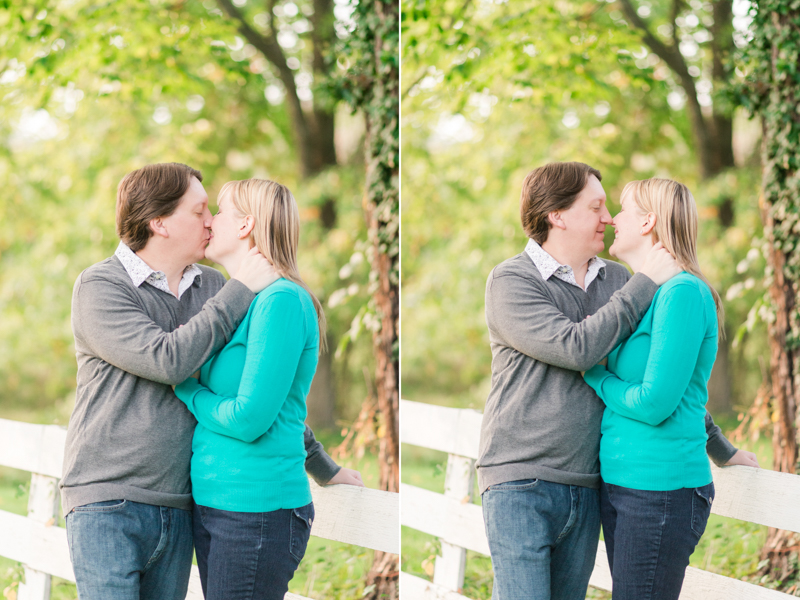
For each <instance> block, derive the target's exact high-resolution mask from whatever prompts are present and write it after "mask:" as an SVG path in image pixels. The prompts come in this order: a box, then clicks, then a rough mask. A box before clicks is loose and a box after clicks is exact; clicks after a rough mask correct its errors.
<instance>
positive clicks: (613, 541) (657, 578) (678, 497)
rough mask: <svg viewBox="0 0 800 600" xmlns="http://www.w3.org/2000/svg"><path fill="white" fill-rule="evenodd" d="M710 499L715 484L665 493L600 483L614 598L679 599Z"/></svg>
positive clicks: (705, 520) (604, 535)
mask: <svg viewBox="0 0 800 600" xmlns="http://www.w3.org/2000/svg"><path fill="white" fill-rule="evenodd" d="M713 500H714V484H713V483H709V484H708V485H705V486H703V487H699V488H683V489H680V490H671V491H667V492H651V491H643V490H634V489H631V488H626V487H621V486H618V485H612V484H609V483H605V482H603V483H602V484H601V486H600V513H601V516H602V520H603V537H604V538H605V540H606V550H607V551H608V564H609V567H611V576H612V578H613V581H614V600H677V598H678V596H680V593H681V586H683V578H684V575H685V574H686V567H687V566H688V564H689V557H690V556H691V555H692V552H694V549H695V546H697V542H699V541H700V536H702V535H703V532H704V531H705V529H706V523H707V522H708V516H709V514H710V513H711V503H712V501H713Z"/></svg>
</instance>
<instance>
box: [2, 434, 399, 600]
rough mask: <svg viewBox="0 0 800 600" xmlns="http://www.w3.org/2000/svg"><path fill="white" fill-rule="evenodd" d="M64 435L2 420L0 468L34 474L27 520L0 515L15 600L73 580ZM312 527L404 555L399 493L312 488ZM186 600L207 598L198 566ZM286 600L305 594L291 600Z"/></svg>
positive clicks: (34, 598) (43, 599) (36, 598)
mask: <svg viewBox="0 0 800 600" xmlns="http://www.w3.org/2000/svg"><path fill="white" fill-rule="evenodd" d="M66 435H67V431H66V429H64V428H62V427H57V426H55V425H32V424H30V423H20V422H17V421H8V420H5V419H0V465H2V466H6V467H12V468H14V469H21V470H23V471H29V472H31V473H32V475H31V489H30V496H29V501H28V515H27V516H21V515H16V514H13V513H9V512H6V511H2V510H0V556H4V557H6V558H10V559H11V560H15V561H18V562H21V563H22V564H23V565H24V568H25V579H24V583H22V584H20V586H19V590H18V591H17V598H18V600H47V599H49V598H50V577H51V575H55V576H57V577H61V578H63V579H66V580H69V581H75V575H74V574H73V571H72V564H71V563H70V559H69V549H68V547H67V532H66V530H65V529H63V528H61V527H58V526H57V520H58V506H59V500H58V498H59V494H58V479H59V477H61V464H62V462H63V457H64V443H65V440H66ZM311 494H312V496H313V497H314V510H315V512H316V517H315V518H314V526H313V528H312V531H311V534H312V535H314V536H316V537H321V538H325V539H329V540H336V541H339V542H345V543H347V544H353V545H356V546H363V547H365V548H372V549H374V550H382V551H384V552H391V553H393V554H398V553H399V552H400V525H399V506H400V502H399V494H393V493H389V492H383V491H379V490H371V489H366V488H357V487H353V486H349V485H334V486H330V487H324V488H321V487H319V486H317V485H316V484H315V483H314V482H313V481H312V482H311ZM186 598H187V599H193V600H194V599H197V600H202V598H203V591H202V589H201V587H200V577H199V575H198V572H197V567H193V568H192V576H191V580H190V582H189V592H188V594H187V596H186ZM286 598H287V600H303V596H298V595H296V594H292V593H289V594H286Z"/></svg>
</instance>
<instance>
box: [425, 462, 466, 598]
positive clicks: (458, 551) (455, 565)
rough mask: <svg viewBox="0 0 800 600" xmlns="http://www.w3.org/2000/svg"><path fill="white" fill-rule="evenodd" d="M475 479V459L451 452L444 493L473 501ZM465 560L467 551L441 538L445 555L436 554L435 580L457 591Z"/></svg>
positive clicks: (460, 586)
mask: <svg viewBox="0 0 800 600" xmlns="http://www.w3.org/2000/svg"><path fill="white" fill-rule="evenodd" d="M474 483H475V461H474V460H472V459H471V458H465V457H463V456H458V455H457V454H448V455H447V471H445V479H444V495H445V496H447V497H448V498H455V499H457V500H458V501H460V502H464V503H466V502H471V501H472V491H473V488H474ZM466 564H467V551H466V550H465V549H464V548H460V547H459V546H454V545H453V544H448V543H447V542H446V541H444V540H442V555H441V556H437V557H436V563H435V565H434V571H433V583H435V584H437V585H441V586H443V587H446V588H447V589H450V590H453V591H454V592H458V591H459V590H461V588H463V587H464V569H465V567H466Z"/></svg>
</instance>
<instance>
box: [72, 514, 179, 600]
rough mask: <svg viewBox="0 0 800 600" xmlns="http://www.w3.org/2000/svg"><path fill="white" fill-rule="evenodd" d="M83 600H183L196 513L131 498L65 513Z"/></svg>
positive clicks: (76, 575) (76, 576) (80, 595)
mask: <svg viewBox="0 0 800 600" xmlns="http://www.w3.org/2000/svg"><path fill="white" fill-rule="evenodd" d="M67 540H68V542H69V555H70V558H71V559H72V566H73V568H74V570H75V580H76V582H77V584H78V597H79V598H80V600H151V599H152V600H184V598H186V590H187V588H188V586H189V572H190V570H191V568H192V513H191V512H189V511H188V510H180V509H178V508H167V507H165V506H151V505H149V504H140V503H139V502H131V501H130V500H109V501H106V502H95V503H93V504H87V505H85V506H79V507H77V508H75V509H73V510H72V511H70V513H69V514H68V515H67Z"/></svg>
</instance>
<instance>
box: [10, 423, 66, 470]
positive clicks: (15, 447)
mask: <svg viewBox="0 0 800 600" xmlns="http://www.w3.org/2000/svg"><path fill="white" fill-rule="evenodd" d="M66 439H67V430H66V429H64V428H63V427H59V426H57V425H34V424H32V423H21V422H19V421H9V420H8V419H0V465H3V466H6V467H11V468H14V469H21V470H23V471H29V472H31V473H39V474H41V475H49V476H50V477H61V467H62V463H63V461H64V444H65V442H66Z"/></svg>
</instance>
